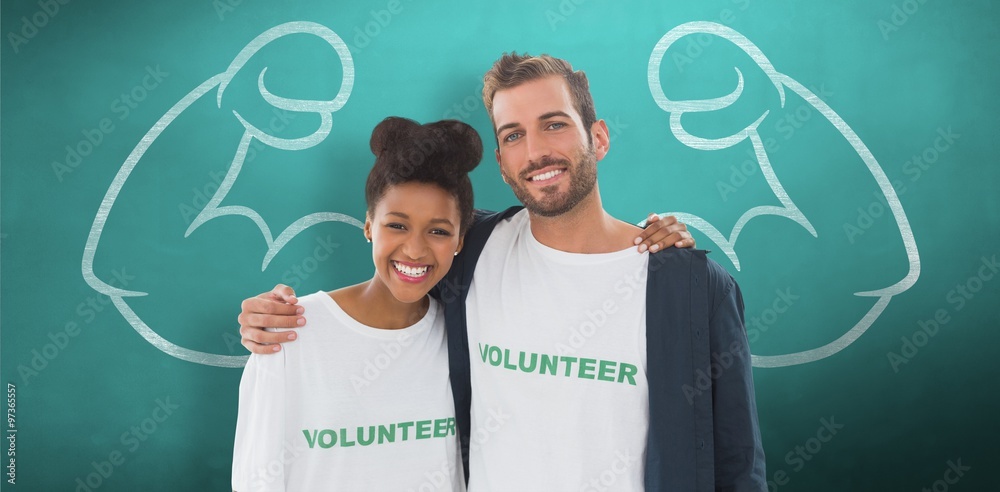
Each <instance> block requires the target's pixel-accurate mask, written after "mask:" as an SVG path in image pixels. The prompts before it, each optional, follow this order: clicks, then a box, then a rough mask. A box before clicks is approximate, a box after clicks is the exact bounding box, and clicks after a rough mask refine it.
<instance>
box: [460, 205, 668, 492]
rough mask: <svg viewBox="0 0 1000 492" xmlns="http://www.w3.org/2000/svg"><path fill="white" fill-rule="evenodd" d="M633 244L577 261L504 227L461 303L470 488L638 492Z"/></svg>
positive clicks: (638, 257)
mask: <svg viewBox="0 0 1000 492" xmlns="http://www.w3.org/2000/svg"><path fill="white" fill-rule="evenodd" d="M648 259H649V256H648V255H645V254H640V253H638V252H637V251H636V249H635V248H634V247H630V248H628V249H627V250H623V251H618V252H613V253H607V254H574V253H566V252H562V251H558V250H555V249H552V248H549V247H546V246H544V245H542V244H541V243H539V242H538V241H537V240H536V239H535V238H534V236H532V234H531V229H530V225H529V221H528V214H527V212H526V211H523V210H522V211H521V212H519V213H518V214H516V215H515V216H514V217H512V218H511V220H510V221H509V222H507V221H502V222H500V223H499V224H498V225H497V226H496V229H495V230H494V232H493V234H492V236H490V239H489V241H488V242H487V243H486V246H485V249H484V250H483V253H482V256H481V257H480V259H479V262H478V264H477V266H476V272H475V279H474V281H473V282H472V285H471V288H470V290H469V297H468V301H467V304H466V306H467V307H466V309H467V315H468V325H469V353H470V356H471V376H472V429H473V430H472V435H471V446H470V462H469V480H470V481H469V490H470V491H472V492H479V491H483V490H499V491H512V490H516V491H535V490H539V491H540V490H544V491H560V490H568V491H581V490H595V491H596V490H642V488H643V471H644V470H643V464H644V458H645V449H646V433H647V430H648V428H649V404H648V403H649V397H648V393H647V382H646V348H645V346H646V331H645V326H646V276H647V272H646V268H647V264H648Z"/></svg>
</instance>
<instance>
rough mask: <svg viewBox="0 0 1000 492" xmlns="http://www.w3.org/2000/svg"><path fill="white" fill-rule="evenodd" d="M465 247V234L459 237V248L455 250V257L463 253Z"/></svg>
mask: <svg viewBox="0 0 1000 492" xmlns="http://www.w3.org/2000/svg"><path fill="white" fill-rule="evenodd" d="M463 246H465V234H462V235H461V236H459V237H458V247H457V248H455V256H458V253H460V252H461V251H462V247H463Z"/></svg>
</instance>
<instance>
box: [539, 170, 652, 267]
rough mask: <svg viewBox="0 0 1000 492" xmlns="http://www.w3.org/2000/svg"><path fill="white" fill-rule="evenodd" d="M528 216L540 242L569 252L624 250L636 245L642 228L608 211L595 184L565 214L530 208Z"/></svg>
mask: <svg viewBox="0 0 1000 492" xmlns="http://www.w3.org/2000/svg"><path fill="white" fill-rule="evenodd" d="M528 217H529V219H530V220H531V234H532V235H533V236H535V239H536V240H537V241H538V242H540V243H542V244H544V245H545V246H548V247H550V248H552V249H557V250H559V251H565V252H567V253H584V254H597V253H612V252H615V251H621V250H623V249H626V248H628V247H630V246H633V245H634V244H633V242H632V241H633V240H634V239H635V237H637V236H638V235H639V233H640V232H641V231H642V229H640V228H639V227H636V226H634V225H631V224H628V223H625V222H622V221H620V220H618V219H616V218H614V217H612V216H611V214H609V213H607V212H606V211H605V210H604V207H603V206H602V204H601V194H600V192H599V191H598V190H597V187H596V186H595V187H594V190H593V192H592V193H591V194H590V195H589V196H588V197H587V198H585V199H584V200H583V201H581V202H580V203H579V204H577V206H576V207H573V209H572V210H570V211H568V212H566V213H564V214H562V215H559V216H556V217H542V216H539V215H536V214H532V213H530V212H529V215H528Z"/></svg>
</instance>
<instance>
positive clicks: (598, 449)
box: [240, 54, 766, 491]
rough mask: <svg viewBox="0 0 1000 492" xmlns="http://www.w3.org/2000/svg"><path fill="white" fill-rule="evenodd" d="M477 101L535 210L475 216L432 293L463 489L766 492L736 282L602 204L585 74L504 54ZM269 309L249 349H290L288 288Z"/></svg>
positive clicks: (249, 330) (248, 322)
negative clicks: (655, 240) (463, 451)
mask: <svg viewBox="0 0 1000 492" xmlns="http://www.w3.org/2000/svg"><path fill="white" fill-rule="evenodd" d="M483 100H484V103H485V105H486V108H487V111H488V112H489V114H490V117H491V119H492V121H493V125H494V129H495V136H496V140H497V150H496V158H497V162H498V163H499V165H500V170H501V174H502V176H503V179H504V181H505V182H506V183H507V184H508V185H509V186H510V187H511V189H512V190H513V191H514V193H515V195H517V197H518V199H519V200H520V201H521V202H522V203H523V204H524V207H525V209H523V210H522V209H520V208H519V207H515V208H512V209H509V210H507V211H505V212H501V213H498V214H493V215H489V216H484V217H480V221H479V222H478V225H477V226H476V227H475V228H474V229H473V230H470V231H469V233H468V234H467V236H466V241H465V247H464V250H463V254H462V255H461V256H460V257H459V258H456V261H455V263H454V265H453V267H452V270H451V272H450V273H449V275H448V278H447V279H446V281H444V282H443V283H442V284H441V288H440V292H439V296H440V298H441V299H442V301H443V302H444V303H445V306H446V307H445V312H446V317H447V324H448V343H449V358H450V365H451V380H452V387H453V394H454V397H455V405H456V418H457V420H458V427H459V431H460V434H461V437H462V439H463V442H464V444H465V445H466V446H467V449H468V454H469V456H468V460H469V463H468V467H467V468H466V470H467V471H468V473H469V489H470V490H472V491H477V490H609V489H613V490H639V489H643V488H645V489H646V490H698V491H702V490H705V491H708V490H732V491H743V490H754V491H759V490H766V484H765V480H764V455H763V449H762V446H761V442H760V434H759V431H758V427H757V414H756V407H755V402H754V394H753V381H752V377H751V366H750V352H749V347H748V343H747V339H746V334H745V328H744V324H743V300H742V296H741V294H740V290H739V287H738V286H737V285H736V283H735V281H734V280H733V279H732V277H730V276H729V275H728V274H727V273H726V272H725V270H723V269H722V268H721V267H720V266H719V265H717V264H716V263H715V262H713V261H712V260H709V259H708V258H707V257H706V256H705V254H704V252H703V251H697V250H680V249H668V250H665V251H662V252H659V253H655V254H649V255H643V254H638V253H637V252H636V251H635V250H634V249H633V245H632V244H631V243H630V241H628V240H623V238H626V237H634V236H636V235H638V234H639V232H640V231H639V229H638V228H636V227H635V226H632V225H629V224H626V223H624V222H621V221H618V220H617V219H615V218H613V217H611V216H610V215H609V214H608V213H607V212H606V211H605V210H604V208H603V206H602V204H601V196H600V191H599V189H598V185H597V162H598V161H600V160H601V159H603V158H604V157H605V156H606V155H607V153H608V150H609V148H610V138H609V135H608V129H607V126H606V124H605V123H604V121H603V120H598V119H597V118H596V113H595V110H594V104H593V99H592V97H591V95H590V91H589V87H588V83H587V79H586V76H585V75H584V74H583V73H582V72H574V71H573V70H572V67H571V66H570V65H569V64H568V63H567V62H565V61H564V60H560V59H556V58H552V57H549V56H545V55H543V56H541V57H531V56H526V55H525V56H521V55H516V54H505V55H504V56H503V57H502V58H500V60H498V61H497V62H496V63H495V64H494V66H493V68H492V69H491V70H490V71H489V72H488V73H487V74H486V76H485V83H484V88H483ZM473 273H475V276H474V278H473ZM282 292H283V293H282ZM262 296H263V297H258V298H255V299H248V300H247V301H245V302H244V306H243V307H244V310H243V313H242V314H241V315H240V320H241V325H243V326H242V327H241V333H242V334H243V336H244V339H245V340H246V341H245V343H244V345H247V346H248V347H251V348H252V349H255V351H256V350H262V349H264V348H265V347H264V346H261V345H258V344H259V343H264V342H266V343H272V342H280V340H276V339H275V338H273V337H270V336H269V335H271V334H269V333H264V332H262V330H260V329H255V328H254V327H259V326H287V325H289V324H290V321H291V320H292V319H295V318H294V316H295V315H292V316H291V317H290V316H288V315H290V314H292V313H293V312H294V311H292V310H291V306H284V305H282V304H281V303H280V302H277V301H273V300H272V301H269V300H268V297H276V298H279V299H287V298H288V292H287V291H286V290H283V289H277V288H276V290H275V291H272V293H271V294H269V295H262ZM262 313H263V314H264V315H263V316H262V315H261V314H262ZM271 313H273V314H271ZM300 314H301V313H300ZM292 326H294V325H292Z"/></svg>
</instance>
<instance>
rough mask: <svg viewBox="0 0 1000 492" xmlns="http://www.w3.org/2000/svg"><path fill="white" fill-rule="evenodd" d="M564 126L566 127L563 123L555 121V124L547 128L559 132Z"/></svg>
mask: <svg viewBox="0 0 1000 492" xmlns="http://www.w3.org/2000/svg"><path fill="white" fill-rule="evenodd" d="M565 126H566V123H563V122H561V121H556V122H554V123H552V124H550V125H549V128H551V129H553V130H559V129H560V128H563V127H565Z"/></svg>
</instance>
